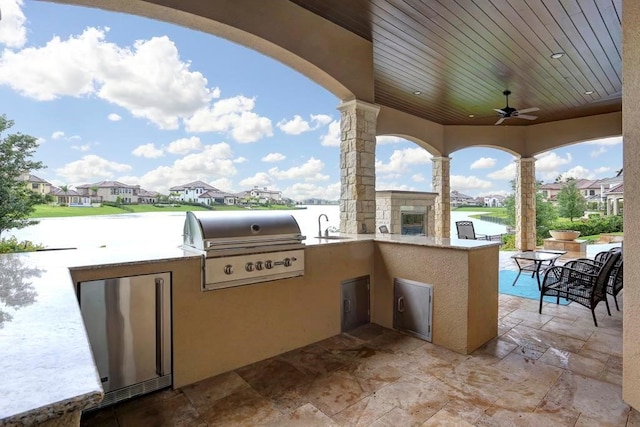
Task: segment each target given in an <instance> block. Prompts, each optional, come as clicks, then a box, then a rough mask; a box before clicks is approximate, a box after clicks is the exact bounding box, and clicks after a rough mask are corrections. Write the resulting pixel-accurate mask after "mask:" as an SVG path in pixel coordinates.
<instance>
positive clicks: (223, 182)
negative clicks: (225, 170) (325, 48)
mask: <svg viewBox="0 0 640 427" xmlns="http://www.w3.org/2000/svg"><path fill="white" fill-rule="evenodd" d="M209 185H211V186H213V187H216V188H217V189H219V190H222V191H226V192H227V193H236V192H237V190H236V189H235V188H234V187H233V181H231V180H230V179H229V178H227V177H223V178H218V179H214V180H213V181H209Z"/></svg>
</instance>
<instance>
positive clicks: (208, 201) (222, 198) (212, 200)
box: [198, 188, 236, 206]
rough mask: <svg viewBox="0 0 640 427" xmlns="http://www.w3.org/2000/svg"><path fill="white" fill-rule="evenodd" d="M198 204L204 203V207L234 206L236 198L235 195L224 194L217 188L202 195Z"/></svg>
mask: <svg viewBox="0 0 640 427" xmlns="http://www.w3.org/2000/svg"><path fill="white" fill-rule="evenodd" d="M198 201H199V202H200V203H204V204H205V205H209V206H211V205H215V204H216V203H217V204H225V205H235V204H236V196H235V194H231V193H225V192H224V191H220V190H218V189H217V188H214V189H213V190H209V191H207V192H206V193H203V194H201V195H200V197H199V198H198Z"/></svg>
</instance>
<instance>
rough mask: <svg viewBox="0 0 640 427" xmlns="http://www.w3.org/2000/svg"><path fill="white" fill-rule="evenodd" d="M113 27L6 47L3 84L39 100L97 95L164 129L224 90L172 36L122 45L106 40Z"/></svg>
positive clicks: (0, 67)
mask: <svg viewBox="0 0 640 427" xmlns="http://www.w3.org/2000/svg"><path fill="white" fill-rule="evenodd" d="M2 22H3V23H4V20H3V21H2ZM107 32H108V29H100V28H93V27H89V28H87V29H86V30H85V31H84V32H83V33H82V34H80V35H75V36H70V37H69V38H68V39H66V40H63V39H61V38H60V37H54V38H52V39H51V40H50V41H49V42H48V43H47V44H46V45H44V46H42V47H28V48H25V49H22V50H20V51H16V52H13V51H8V50H5V51H4V53H3V55H2V57H0V84H4V85H8V86H10V87H11V88H13V89H14V90H16V91H17V92H19V93H21V94H22V95H23V96H26V97H30V98H33V99H36V100H39V101H49V100H53V99H56V98H59V97H63V96H73V97H81V96H91V95H94V96H97V97H99V98H101V99H104V100H105V101H107V102H110V103H112V104H115V105H118V106H120V107H123V108H125V109H127V110H128V111H130V112H131V114H132V115H133V116H135V117H138V118H144V119H147V120H149V121H151V122H152V123H154V124H155V125H157V126H158V127H160V128H162V129H177V128H178V125H179V121H180V120H181V119H185V118H187V117H190V116H191V115H192V114H193V113H194V112H195V111H197V110H198V109H200V108H203V107H205V106H207V105H208V103H209V102H210V101H211V99H212V98H214V97H215V96H216V95H217V94H219V91H218V90H216V89H209V88H208V87H207V80H206V78H205V77H204V76H203V75H202V74H201V73H199V72H194V71H190V70H189V67H190V64H189V63H187V62H183V61H181V60H180V57H179V54H178V50H177V48H176V46H175V44H174V43H173V42H172V41H171V40H170V39H169V38H168V37H166V36H162V37H154V38H151V39H149V40H138V41H136V42H135V43H134V45H133V46H131V47H120V46H118V45H116V44H114V43H109V42H106V41H105V38H106V33H107Z"/></svg>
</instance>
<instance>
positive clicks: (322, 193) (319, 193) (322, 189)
mask: <svg viewBox="0 0 640 427" xmlns="http://www.w3.org/2000/svg"><path fill="white" fill-rule="evenodd" d="M282 195H283V196H285V197H289V198H291V199H293V200H305V199H313V198H317V199H325V200H338V199H340V182H335V183H333V184H329V185H317V184H312V183H309V182H304V183H302V182H299V183H295V184H293V185H292V186H290V187H287V188H285V189H284V190H282Z"/></svg>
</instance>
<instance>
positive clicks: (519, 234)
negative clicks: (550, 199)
mask: <svg viewBox="0 0 640 427" xmlns="http://www.w3.org/2000/svg"><path fill="white" fill-rule="evenodd" d="M535 161H536V159H535V158H533V157H521V158H520V159H518V160H516V194H515V205H516V249H518V250H520V251H532V250H534V249H535V248H536V168H535Z"/></svg>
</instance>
